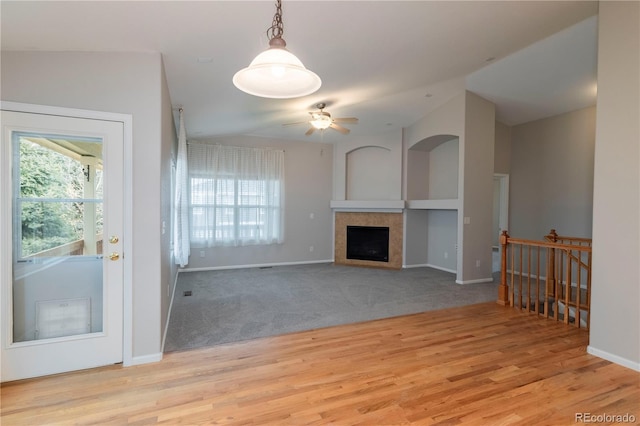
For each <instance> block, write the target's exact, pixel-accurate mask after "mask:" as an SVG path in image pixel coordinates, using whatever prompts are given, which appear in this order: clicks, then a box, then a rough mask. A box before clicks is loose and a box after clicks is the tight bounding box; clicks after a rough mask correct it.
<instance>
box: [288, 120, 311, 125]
mask: <svg viewBox="0 0 640 426" xmlns="http://www.w3.org/2000/svg"><path fill="white" fill-rule="evenodd" d="M308 122H309V120H307V121H296V122H295V123H285V124H283V126H295V125H298V124H307V123H308Z"/></svg>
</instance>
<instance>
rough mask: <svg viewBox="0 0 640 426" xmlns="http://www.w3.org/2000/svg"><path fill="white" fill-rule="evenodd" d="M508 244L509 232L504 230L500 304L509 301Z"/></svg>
mask: <svg viewBox="0 0 640 426" xmlns="http://www.w3.org/2000/svg"><path fill="white" fill-rule="evenodd" d="M507 244H509V234H508V233H507V231H502V234H500V247H501V249H502V250H501V256H500V257H501V259H500V262H501V263H500V285H499V286H498V300H497V303H498V305H502V306H506V305H507V304H508V302H509V287H508V286H507Z"/></svg>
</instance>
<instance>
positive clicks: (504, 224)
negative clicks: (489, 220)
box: [492, 173, 509, 269]
mask: <svg viewBox="0 0 640 426" xmlns="http://www.w3.org/2000/svg"><path fill="white" fill-rule="evenodd" d="M493 179H494V180H495V179H497V180H498V183H499V184H500V202H499V206H498V209H499V212H498V228H500V231H508V230H509V175H508V174H505V173H494V174H493ZM492 254H493V249H492ZM498 255H499V256H500V258H502V246H501V245H500V238H498ZM492 269H493V268H492Z"/></svg>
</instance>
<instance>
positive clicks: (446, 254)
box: [444, 251, 449, 259]
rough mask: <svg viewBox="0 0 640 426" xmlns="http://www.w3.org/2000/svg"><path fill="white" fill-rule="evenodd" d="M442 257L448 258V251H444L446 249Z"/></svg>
mask: <svg viewBox="0 0 640 426" xmlns="http://www.w3.org/2000/svg"><path fill="white" fill-rule="evenodd" d="M444 258H445V259H448V258H449V253H448V252H446V251H445V252H444Z"/></svg>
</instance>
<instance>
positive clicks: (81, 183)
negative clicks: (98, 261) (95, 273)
mask: <svg viewBox="0 0 640 426" xmlns="http://www.w3.org/2000/svg"><path fill="white" fill-rule="evenodd" d="M13 143H14V167H15V168H16V170H18V173H17V174H16V175H14V179H15V180H14V201H13V203H14V209H15V211H14V221H15V223H14V232H16V236H17V237H18V238H15V239H14V244H15V247H14V253H15V257H16V259H20V260H21V261H23V262H24V261H33V260H34V259H36V258H47V257H58V256H78V255H96V254H101V252H102V224H103V214H102V163H101V159H100V157H101V149H102V143H101V140H98V139H95V140H94V139H90V138H87V139H83V140H78V139H74V138H73V137H71V136H60V135H40V134H31V133H19V132H16V133H15V134H14V138H13Z"/></svg>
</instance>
